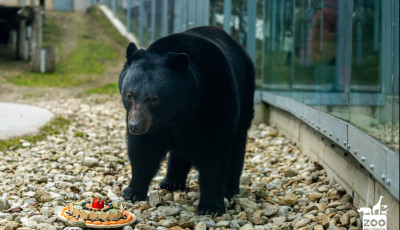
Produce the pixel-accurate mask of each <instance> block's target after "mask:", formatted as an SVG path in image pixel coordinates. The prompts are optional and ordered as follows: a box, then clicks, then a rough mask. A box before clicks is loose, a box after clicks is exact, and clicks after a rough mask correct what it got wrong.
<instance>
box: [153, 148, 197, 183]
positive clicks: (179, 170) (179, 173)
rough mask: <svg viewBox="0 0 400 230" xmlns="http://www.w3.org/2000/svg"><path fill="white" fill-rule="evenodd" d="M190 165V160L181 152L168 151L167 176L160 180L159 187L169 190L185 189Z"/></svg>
mask: <svg viewBox="0 0 400 230" xmlns="http://www.w3.org/2000/svg"><path fill="white" fill-rule="evenodd" d="M190 166H191V163H190V161H189V160H188V159H186V158H185V157H183V153H179V152H178V151H176V150H174V151H170V152H169V159H168V170H167V176H166V177H165V178H164V180H163V181H161V183H160V188H162V189H167V190H169V191H175V190H185V189H186V178H187V174H188V172H189V170H190Z"/></svg>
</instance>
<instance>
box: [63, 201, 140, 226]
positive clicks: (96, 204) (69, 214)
mask: <svg viewBox="0 0 400 230" xmlns="http://www.w3.org/2000/svg"><path fill="white" fill-rule="evenodd" d="M59 218H60V219H61V220H63V221H67V220H73V221H83V222H85V224H86V226H88V227H102V226H104V227H107V228H110V227H122V226H125V225H128V224H131V223H133V222H134V221H135V216H134V215H133V214H132V213H130V212H129V211H127V210H124V208H123V206H122V204H116V203H115V202H113V203H107V202H105V201H104V200H103V201H101V202H100V201H99V200H98V199H97V198H94V200H93V202H91V201H89V200H87V201H81V202H77V203H72V204H71V205H69V206H67V207H65V208H63V209H62V210H61V212H60V213H59Z"/></svg>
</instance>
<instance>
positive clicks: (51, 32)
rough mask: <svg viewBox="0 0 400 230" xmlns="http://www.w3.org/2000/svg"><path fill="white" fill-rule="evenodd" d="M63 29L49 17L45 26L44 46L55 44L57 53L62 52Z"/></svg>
mask: <svg viewBox="0 0 400 230" xmlns="http://www.w3.org/2000/svg"><path fill="white" fill-rule="evenodd" d="M61 37H62V33H61V29H60V27H58V25H57V24H56V23H54V21H53V20H52V19H51V18H49V17H47V18H46V25H45V26H44V27H43V43H42V45H43V46H53V47H54V48H55V50H56V54H59V53H61V49H62V45H61Z"/></svg>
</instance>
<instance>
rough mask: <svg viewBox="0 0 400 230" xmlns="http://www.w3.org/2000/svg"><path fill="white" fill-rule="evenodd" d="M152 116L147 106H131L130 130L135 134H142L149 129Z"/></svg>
mask: <svg viewBox="0 0 400 230" xmlns="http://www.w3.org/2000/svg"><path fill="white" fill-rule="evenodd" d="M151 120H152V117H151V115H150V112H149V110H148V108H147V107H146V106H143V105H138V104H136V105H135V106H132V107H131V110H130V112H129V115H128V130H129V132H130V133H131V134H133V135H142V134H145V133H147V131H149V129H150V126H151V123H152V122H151Z"/></svg>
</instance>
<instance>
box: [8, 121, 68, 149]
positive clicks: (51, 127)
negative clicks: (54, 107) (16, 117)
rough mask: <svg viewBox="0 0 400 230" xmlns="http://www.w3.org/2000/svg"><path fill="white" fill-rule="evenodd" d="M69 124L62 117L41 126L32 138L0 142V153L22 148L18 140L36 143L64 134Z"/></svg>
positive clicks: (25, 137)
mask: <svg viewBox="0 0 400 230" xmlns="http://www.w3.org/2000/svg"><path fill="white" fill-rule="evenodd" d="M70 124H71V122H70V121H69V120H67V119H65V118H63V117H56V118H54V119H53V120H52V121H50V122H49V123H48V124H47V125H45V126H43V127H42V128H41V129H40V131H39V133H38V134H36V135H32V136H24V137H21V138H13V139H9V140H5V141H0V151H6V150H16V149H19V148H22V147H23V146H22V142H21V141H20V139H24V140H25V141H28V142H29V143H31V144H32V143H36V142H38V141H42V140H44V139H45V138H46V137H47V136H49V135H55V134H60V133H62V132H65V131H66V130H67V128H68V126H69V125H70Z"/></svg>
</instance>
